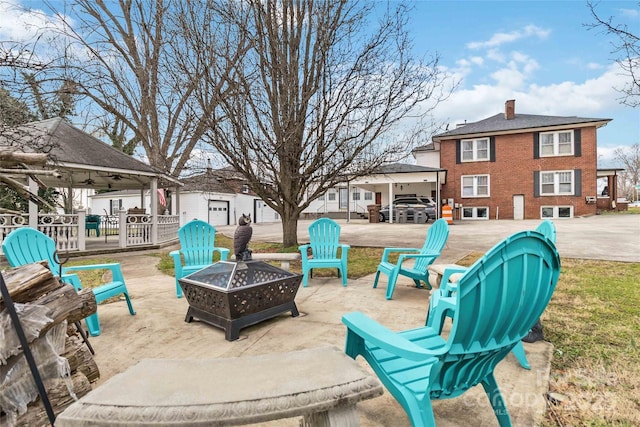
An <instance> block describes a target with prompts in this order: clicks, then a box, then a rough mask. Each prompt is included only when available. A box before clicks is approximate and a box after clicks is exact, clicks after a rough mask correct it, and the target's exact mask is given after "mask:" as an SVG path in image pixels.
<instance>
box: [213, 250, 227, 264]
mask: <svg viewBox="0 0 640 427" xmlns="http://www.w3.org/2000/svg"><path fill="white" fill-rule="evenodd" d="M213 250H214V251H218V252H219V253H220V261H225V260H226V259H227V258H229V252H230V251H229V249H227V248H213Z"/></svg>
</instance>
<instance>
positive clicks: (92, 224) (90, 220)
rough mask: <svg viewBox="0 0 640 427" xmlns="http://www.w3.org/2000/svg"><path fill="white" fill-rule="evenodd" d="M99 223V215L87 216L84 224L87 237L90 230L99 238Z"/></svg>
mask: <svg viewBox="0 0 640 427" xmlns="http://www.w3.org/2000/svg"><path fill="white" fill-rule="evenodd" d="M100 221H101V220H100V215H87V217H86V218H85V222H84V228H85V230H87V237H88V236H90V235H91V230H95V231H96V237H100Z"/></svg>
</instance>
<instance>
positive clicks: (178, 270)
mask: <svg viewBox="0 0 640 427" xmlns="http://www.w3.org/2000/svg"><path fill="white" fill-rule="evenodd" d="M180 254H181V251H180V250H175V251H171V252H169V256H170V257H171V258H173V270H174V272H175V276H176V278H178V279H179V278H180V277H182V257H181V256H180Z"/></svg>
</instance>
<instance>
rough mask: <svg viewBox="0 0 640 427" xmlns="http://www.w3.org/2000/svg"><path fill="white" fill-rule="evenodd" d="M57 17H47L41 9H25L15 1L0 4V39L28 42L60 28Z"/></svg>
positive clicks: (5, 0)
mask: <svg viewBox="0 0 640 427" xmlns="http://www.w3.org/2000/svg"><path fill="white" fill-rule="evenodd" d="M62 26H63V25H62V22H61V20H60V19H59V17H57V16H50V15H47V14H46V13H45V12H44V11H43V10H42V9H37V8H26V7H25V6H22V5H21V4H20V2H19V1H17V0H3V1H1V2H0V39H2V40H5V41H15V42H29V41H34V40H35V39H36V38H37V37H38V36H40V35H42V34H43V33H46V32H47V31H48V30H51V29H54V28H62Z"/></svg>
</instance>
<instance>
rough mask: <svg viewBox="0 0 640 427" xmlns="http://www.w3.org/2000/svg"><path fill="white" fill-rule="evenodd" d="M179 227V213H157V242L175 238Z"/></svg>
mask: <svg viewBox="0 0 640 427" xmlns="http://www.w3.org/2000/svg"><path fill="white" fill-rule="evenodd" d="M179 229H180V216H179V215H158V243H164V242H168V241H170V240H174V239H176V238H177V237H178V230H179Z"/></svg>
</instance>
